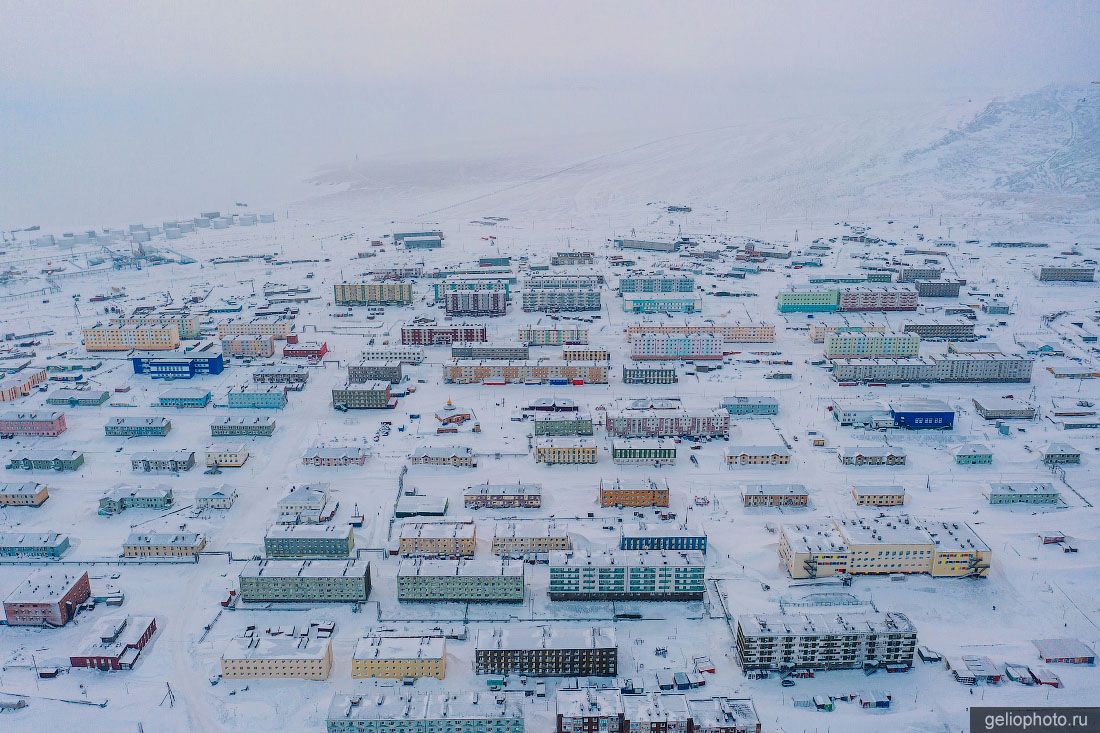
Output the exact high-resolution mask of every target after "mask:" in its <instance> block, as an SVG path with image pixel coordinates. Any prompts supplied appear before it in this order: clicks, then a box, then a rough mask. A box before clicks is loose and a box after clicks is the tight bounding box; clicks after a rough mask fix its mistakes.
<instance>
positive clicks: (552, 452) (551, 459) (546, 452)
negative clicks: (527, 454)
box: [534, 437, 600, 466]
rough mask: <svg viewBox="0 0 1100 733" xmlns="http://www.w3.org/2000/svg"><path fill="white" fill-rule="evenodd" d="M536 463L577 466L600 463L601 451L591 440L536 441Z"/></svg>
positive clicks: (556, 439) (560, 438) (560, 439)
mask: <svg viewBox="0 0 1100 733" xmlns="http://www.w3.org/2000/svg"><path fill="white" fill-rule="evenodd" d="M534 447H535V463H545V464H547V465H549V466H552V465H555V464H566V465H570V464H573V465H576V464H581V463H598V462H599V460H600V458H599V450H598V448H597V447H596V443H595V441H593V440H592V439H590V438H570V437H554V438H540V439H538V440H536V441H535V443H534Z"/></svg>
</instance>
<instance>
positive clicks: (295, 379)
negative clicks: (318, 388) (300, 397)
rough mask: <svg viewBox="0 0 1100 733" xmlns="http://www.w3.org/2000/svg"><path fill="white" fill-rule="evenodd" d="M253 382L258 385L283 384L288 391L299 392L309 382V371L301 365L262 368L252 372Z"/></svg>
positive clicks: (277, 365)
mask: <svg viewBox="0 0 1100 733" xmlns="http://www.w3.org/2000/svg"><path fill="white" fill-rule="evenodd" d="M252 381H253V382H256V383H257V384H282V385H285V386H286V388H287V389H292V390H294V391H299V390H301V389H304V388H305V386H306V383H307V382H308V381H309V369H308V368H307V367H305V366H302V365H301V364H273V365H270V366H261V367H257V368H256V370H255V371H253V372H252Z"/></svg>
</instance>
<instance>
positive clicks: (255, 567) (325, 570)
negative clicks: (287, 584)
mask: <svg viewBox="0 0 1100 733" xmlns="http://www.w3.org/2000/svg"><path fill="white" fill-rule="evenodd" d="M369 576H370V563H369V562H366V561H359V560H270V559H269V560H250V561H249V562H248V563H247V564H246V565H245V566H244V569H243V570H241V573H240V576H239V577H241V578H356V579H359V578H364V577H369Z"/></svg>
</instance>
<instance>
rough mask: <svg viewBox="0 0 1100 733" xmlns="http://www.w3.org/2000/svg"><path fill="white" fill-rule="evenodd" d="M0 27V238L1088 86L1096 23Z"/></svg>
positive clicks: (455, 9)
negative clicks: (382, 179)
mask: <svg viewBox="0 0 1100 733" xmlns="http://www.w3.org/2000/svg"><path fill="white" fill-rule="evenodd" d="M0 13H2V17H3V19H4V20H3V22H2V23H0V171H2V175H0V228H3V229H11V228H17V227H24V226H30V225H33V224H40V225H42V226H43V227H54V226H57V227H86V226H107V225H110V226H118V225H121V224H123V223H125V222H127V221H130V220H134V221H137V220H142V219H147V220H150V221H155V220H158V219H159V218H169V217H174V216H183V215H193V214H194V213H197V211H198V210H199V209H201V208H217V207H219V206H221V207H224V206H226V205H229V204H232V202H234V201H238V200H239V201H246V202H248V203H250V204H251V205H252V206H253V207H254V208H262V209H277V208H279V207H280V206H282V205H283V204H285V203H286V202H290V201H295V200H298V199H300V198H303V197H306V196H311V195H316V194H319V193H326V192H328V191H329V190H330V189H331V188H332V186H329V185H320V186H319V185H315V184H313V183H310V182H309V181H310V179H313V178H315V177H317V176H321V177H322V178H324V177H325V176H326V174H327V173H331V171H332V169H333V168H337V169H338V168H340V167H341V166H354V165H355V163H356V161H359V163H360V165H377V166H380V169H384V170H387V171H392V170H393V169H395V168H398V167H400V166H401V165H404V164H408V165H416V164H422V163H428V164H435V163H439V162H440V161H442V162H444V163H447V164H450V165H454V166H458V167H459V168H461V167H463V166H466V167H469V168H471V169H474V168H478V167H486V166H487V167H488V169H489V170H493V169H494V167H500V168H502V169H503V168H508V167H512V169H513V170H514V171H515V170H519V171H528V170H529V171H530V172H531V173H532V174H533V173H536V172H537V171H540V170H545V169H552V168H553V167H554V166H558V167H561V166H564V165H568V164H570V163H571V162H574V161H576V160H582V159H584V158H586V157H588V156H593V155H598V154H601V153H603V152H607V151H610V150H615V149H618V148H621V147H624V146H629V145H634V144H639V143H642V142H645V141H647V140H651V139H654V138H659V137H661V136H667V135H676V134H683V133H688V132H693V131H697V130H706V129H711V128H715V127H720V126H723V125H728V124H734V123H737V124H754V125H766V124H767V123H768V121H769V120H774V119H780V118H783V117H787V116H792V115H803V116H807V115H808V116H814V117H820V119H822V121H823V124H826V122H825V121H827V120H829V119H831V118H835V117H836V116H837V115H853V114H868V113H874V112H875V111H879V110H895V111H896V110H905V109H917V108H921V107H944V108H946V107H948V106H951V105H968V104H969V105H976V106H977V107H979V108H980V107H981V106H982V105H984V103H985V102H987V101H989V100H990V99H992V98H994V97H997V96H1014V95H1018V94H1021V93H1026V92H1030V91H1033V90H1035V89H1037V88H1040V87H1043V86H1046V85H1048V84H1058V85H1088V84H1090V82H1091V81H1093V80H1100V64H1098V62H1100V50H1098V47H1100V44H1097V43H1096V42H1095V41H1096V39H1097V38H1098V37H1100V13H1098V12H1097V10H1096V7H1095V5H1093V4H1090V3H1083V2H1082V3H1023V4H1020V3H1016V4H1012V5H1004V4H997V3H968V4H965V5H957V4H953V3H922V4H919V5H910V4H903V3H846V4H843V5H840V4H811V5H803V4H794V3H778V4H774V3H736V4H730V3H692V2H689V3H677V4H671V3H625V2H608V3H599V4H596V5H594V6H590V5H581V4H569V3H565V4H561V3H490V2H472V3H420V2H413V3H401V4H398V5H396V6H394V5H382V4H363V5H358V4H350V3H310V4H293V3H239V4H233V5H228V6H225V5H222V4H219V3H202V2H193V3H187V4H186V5H181V6H177V5H172V4H168V3H96V4H94V5H86V4H81V3H56V2H55V3H23V2H10V1H7V0H5V1H4V2H0ZM517 28H521V29H523V31H522V32H516V30H515V29H517ZM944 131H946V129H945V130H944ZM338 177H339V176H337V178H338Z"/></svg>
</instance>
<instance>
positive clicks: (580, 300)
mask: <svg viewBox="0 0 1100 733" xmlns="http://www.w3.org/2000/svg"><path fill="white" fill-rule="evenodd" d="M520 302H521V303H522V306H523V310H524V312H527V313H533V312H542V313H563V312H573V313H577V312H587V311H598V310H600V308H601V307H602V301H601V300H600V290H599V287H598V286H596V287H593V288H591V289H589V288H585V289H580V288H578V289H566V288H538V289H532V288H531V287H530V285H529V286H528V289H527V290H524V291H523V294H522V297H521V301H520Z"/></svg>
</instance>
